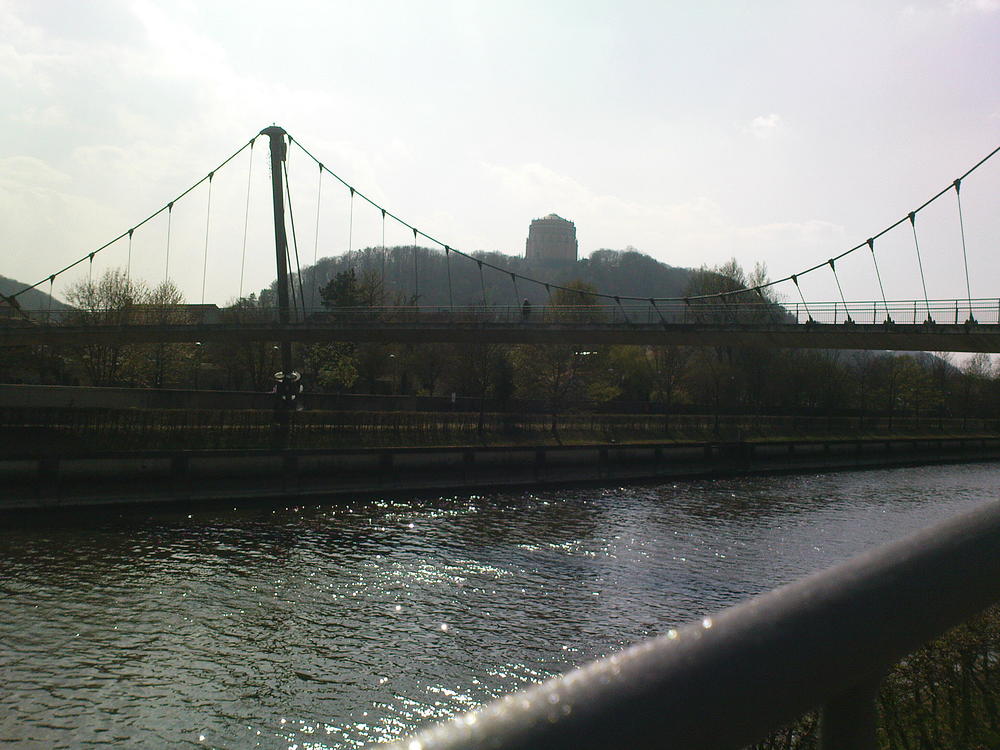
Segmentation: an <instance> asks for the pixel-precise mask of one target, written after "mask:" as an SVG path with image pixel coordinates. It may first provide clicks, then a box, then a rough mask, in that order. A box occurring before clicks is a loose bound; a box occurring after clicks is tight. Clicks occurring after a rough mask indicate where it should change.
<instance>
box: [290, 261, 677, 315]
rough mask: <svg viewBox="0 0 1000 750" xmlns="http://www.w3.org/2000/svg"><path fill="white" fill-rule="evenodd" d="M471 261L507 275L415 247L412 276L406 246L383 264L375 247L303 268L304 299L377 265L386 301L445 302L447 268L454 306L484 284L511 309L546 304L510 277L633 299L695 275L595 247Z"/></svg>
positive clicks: (493, 299)
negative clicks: (574, 255) (581, 252)
mask: <svg viewBox="0 0 1000 750" xmlns="http://www.w3.org/2000/svg"><path fill="white" fill-rule="evenodd" d="M473 257H474V258H476V259H479V260H482V261H484V262H488V263H491V264H493V265H495V266H498V267H500V268H503V269H505V271H506V273H505V272H499V271H495V270H492V269H490V268H487V267H485V266H484V267H483V272H482V276H480V271H479V266H478V264H476V263H475V261H472V260H469V259H467V258H461V257H459V256H456V255H452V256H451V260H450V263H449V261H448V260H447V259H446V258H445V254H444V252H443V251H440V250H432V249H429V248H423V247H418V248H416V272H414V248H413V247H390V248H386V249H385V254H384V264H383V251H382V249H381V248H365V249H363V250H356V251H353V252H350V253H345V254H343V255H339V256H334V257H328V258H323V259H322V260H320V261H319V262H317V263H316V265H315V266H307V267H304V268H303V269H302V278H303V280H304V287H305V294H306V302H307V304H309V301H310V292H311V290H312V289H318V288H319V287H321V286H323V285H324V284H326V283H327V282H328V281H329V280H330V279H332V278H333V277H334V276H336V274H337V273H339V272H341V271H346V270H348V269H352V268H353V269H354V270H355V272H356V273H359V274H361V273H363V272H365V271H371V272H373V273H375V274H378V275H381V274H382V270H383V267H384V272H385V286H386V291H387V292H388V293H389V294H390V296H391V295H392V293H393V292H395V293H396V294H397V296H399V297H400V298H401V299H404V300H406V301H407V302H412V301H413V296H414V292H415V291H416V295H417V298H418V299H417V302H418V304H421V305H447V304H449V292H448V286H449V283H448V277H449V265H450V273H451V297H452V298H453V300H454V304H456V305H480V304H482V301H483V287H484V286H485V288H486V297H487V299H488V300H489V302H490V304H512V305H513V304H519V303H520V302H521V301H523V300H524V299H528V300H530V301H531V303H532V304H544V303H545V301H546V298H547V296H548V295H547V292H546V290H545V288H544V287H543V286H542V285H540V284H534V283H531V282H529V281H525V280H523V279H518V280H517V283H516V287H515V283H514V281H512V279H511V277H510V273H509V272H514V273H517V274H520V275H522V276H526V277H529V278H534V279H538V280H539V281H544V282H549V283H554V284H568V283H569V282H571V281H582V282H584V283H587V284H591V285H593V286H594V287H596V288H597V290H598V291H600V292H604V293H607V294H619V295H628V296H636V297H679V296H682V295H683V294H684V293H685V290H686V289H687V287H688V285H689V283H690V282H691V279H692V277H693V275H694V274H695V273H696V271H694V270H692V269H689V268H678V267H675V266H670V265H667V264H666V263H661V262H660V261H658V260H656V259H655V258H651V257H650V256H648V255H645V254H644V253H640V252H639V251H637V250H633V249H631V248H630V249H627V250H597V251H596V252H594V253H593V254H591V255H590V257H588V258H583V259H581V260H578V261H576V262H568V263H559V264H550V263H540V262H533V261H528V260H526V259H525V258H522V257H516V256H511V255H504V254H502V253H496V252H489V253H487V252H478V253H474V254H473ZM272 288H273V284H272ZM317 299H318V297H317Z"/></svg>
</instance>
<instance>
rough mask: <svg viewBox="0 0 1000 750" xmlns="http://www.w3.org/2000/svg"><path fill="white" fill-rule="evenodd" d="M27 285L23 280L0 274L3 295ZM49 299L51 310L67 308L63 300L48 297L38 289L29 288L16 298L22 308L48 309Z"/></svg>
mask: <svg viewBox="0 0 1000 750" xmlns="http://www.w3.org/2000/svg"><path fill="white" fill-rule="evenodd" d="M26 286H28V285H27V284H25V283H24V282H23V281H18V280H16V279H8V278H7V277H6V276H0V294H2V295H4V296H5V297H7V296H10V295H11V294H15V293H17V292H20V291H21V290H22V289H24V287H26ZM50 299H51V303H52V308H51V309H53V310H67V309H69V305H67V304H66V303H65V302H60V301H59V300H57V299H55V298H54V297H52V298H50V297H49V295H48V292H43V291H41V290H40V289H29V290H28V291H27V292H25V293H24V294H22V295H21V296H20V297H18V298H17V301H18V303H19V304H20V305H21V308H22V309H24V310H48V309H49V301H50Z"/></svg>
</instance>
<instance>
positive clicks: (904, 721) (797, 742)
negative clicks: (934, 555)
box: [753, 606, 1000, 750]
mask: <svg viewBox="0 0 1000 750" xmlns="http://www.w3.org/2000/svg"><path fill="white" fill-rule="evenodd" d="M848 648H849V646H848ZM878 713H879V727H878V743H879V747H880V748H883V749H884V750H952V749H961V750H988V749H989V750H993V749H995V748H998V747H1000V606H994V607H992V608H990V609H988V610H986V611H985V612H984V613H982V614H981V615H979V616H977V617H975V618H973V619H972V620H970V621H969V622H967V623H965V624H963V625H960V626H959V627H957V628H955V629H954V630H952V631H950V632H949V633H947V634H946V635H944V636H943V637H941V638H939V639H937V640H936V641H933V642H932V643H929V644H927V645H926V646H924V647H923V648H921V649H919V650H918V651H916V652H914V653H913V654H911V655H910V656H909V657H907V658H906V659H905V660H904V661H902V662H901V663H900V664H898V665H897V666H896V667H895V669H893V670H892V671H891V672H890V673H889V675H888V676H887V677H886V679H885V680H884V681H883V683H882V687H881V689H880V691H879V697H878ZM818 747H819V721H818V717H817V714H815V713H813V714H809V715H808V716H805V717H803V718H802V719H801V720H800V721H798V722H796V723H795V724H793V725H791V726H789V727H786V728H784V729H782V730H780V731H778V732H775V733H774V734H773V735H772V736H771V737H769V738H768V739H767V740H766V741H764V742H761V743H759V744H757V745H754V746H753V750H815V749H816V748H818Z"/></svg>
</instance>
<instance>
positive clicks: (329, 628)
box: [0, 464, 998, 748]
mask: <svg viewBox="0 0 1000 750" xmlns="http://www.w3.org/2000/svg"><path fill="white" fill-rule="evenodd" d="M997 468H998V465H996V464H979V465H968V466H953V467H928V468H923V469H896V470H885V471H870V472H859V473H844V474H825V475H819V476H796V477H779V478H743V479H731V480H720V481H699V482H686V483H677V484H666V485H661V486H640V487H629V488H617V489H605V490H601V489H588V490H580V489H574V490H566V491H551V492H545V493H541V494H520V495H511V494H499V495H490V496H485V497H479V496H464V497H453V498H442V499H437V500H411V501H381V502H377V501H363V502H362V501H358V502H348V503H342V504H339V505H330V506H320V507H309V508H286V509H280V510H273V511H272V510H256V511H254V510H245V511H239V512H218V511H213V512H210V513H208V512H206V513H194V514H192V515H186V514H171V515H168V514H162V513H161V514H157V515H153V516H150V515H148V514H144V513H142V512H141V511H136V512H134V513H132V514H131V515H129V516H126V517H120V516H119V517H97V518H94V517H91V516H90V515H89V514H87V515H86V517H85V519H84V520H83V521H81V522H79V523H78V524H74V525H71V524H69V523H60V524H59V525H57V526H53V525H52V524H33V525H27V526H24V527H21V528H7V529H5V530H3V531H2V532H0V573H2V576H0V594H2V598H0V669H2V680H0V744H3V743H6V742H13V743H17V742H21V743H25V744H34V745H37V746H45V747H81V746H84V747H85V746H94V745H107V744H118V745H128V746H134V747H164V746H185V745H188V746H193V747H195V746H197V747H210V746H212V747H231V748H237V747H266V748H278V747H281V748H285V747H292V746H297V747H298V748H342V747H358V746H363V745H367V744H371V743H373V742H374V741H376V740H380V739H385V738H388V737H391V736H395V735H397V734H400V733H403V732H406V731H409V730H410V729H412V728H413V727H414V726H415V725H416V724H419V723H422V722H424V721H426V720H430V719H435V718H439V717H444V716H448V715H451V714H454V713H456V712H459V711H463V710H465V709H467V708H470V707H473V706H476V705H478V704H480V703H482V702H484V701H487V700H489V699H490V698H493V697H495V696H497V695H501V694H504V693H507V692H510V691H512V690H515V689H518V688H520V687H522V686H524V685H526V684H529V683H533V682H537V681H540V680H542V679H544V678H546V677H548V676H549V675H552V674H554V673H556V672H560V671H564V670H565V669H567V668H569V667H572V666H574V665H577V664H581V663H583V662H585V661H587V660H589V659H592V658H594V657H596V656H600V655H603V654H606V653H609V652H611V651H615V650H618V649H620V648H622V647H624V646H625V645H627V644H630V643H633V642H635V641H636V640H639V639H641V638H644V637H647V636H650V635H654V634H660V633H665V632H667V630H668V629H669V628H670V627H671V626H675V625H678V624H680V623H683V622H686V621H689V620H692V619H695V618H700V617H703V616H705V615H706V614H707V613H710V612H713V611H715V610H717V609H719V608H721V607H724V606H727V605H730V604H733V603H735V602H737V601H739V600H741V599H744V598H746V597H748V596H752V595H754V594H758V593H760V592H762V591H765V590H767V589H770V588H772V587H774V586H776V585H779V584H782V583H786V582H788V581H791V580H793V579H796V578H799V577H801V576H802V575H804V574H805V573H808V572H810V571H813V570H816V569H819V568H822V567H825V566H827V565H829V564H831V563H834V562H837V561H840V560H843V559H844V558H846V557H848V556H850V555H852V554H854V553H856V552H858V551H860V550H863V549H865V548H868V547H870V546H872V545H876V544H880V543H882V542H884V541H887V540H890V539H893V538H896V537H898V536H901V535H903V534H905V533H907V532H909V531H912V530H915V529H917V528H920V527H922V526H925V525H927V524H928V523H931V522H933V521H935V520H938V519H940V518H943V517H947V516H949V515H954V514H955V513H958V512H961V511H962V510H965V509H968V508H971V507H972V506H975V505H977V504H979V503H982V502H984V501H987V500H991V499H993V496H994V488H995V478H996V471H997Z"/></svg>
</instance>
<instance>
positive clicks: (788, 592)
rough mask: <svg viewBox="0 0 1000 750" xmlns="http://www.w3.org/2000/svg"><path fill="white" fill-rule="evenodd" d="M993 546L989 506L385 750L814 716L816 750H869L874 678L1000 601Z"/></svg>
mask: <svg viewBox="0 0 1000 750" xmlns="http://www.w3.org/2000/svg"><path fill="white" fill-rule="evenodd" d="M998 547H1000V503H996V502H995V503H990V504H988V505H985V506H983V507H981V508H979V509H977V510H974V511H972V512H971V513H968V514H965V515H962V516H960V517H957V518H954V519H951V520H948V521H945V522H944V523H941V524H938V525H936V526H933V527H931V528H928V529H925V530H923V531H921V532H918V533H916V534H914V535H912V536H909V537H907V538H905V539H903V540H901V541H899V542H896V543H893V544H889V545H885V546H883V547H879V548H877V549H874V550H871V551H869V552H867V553H864V554H862V555H859V556H858V557H855V558H853V559H851V560H849V561H847V562H845V563H843V564H841V565H838V566H836V567H833V568H830V569H828V570H825V571H822V572H820V573H817V574H814V575H812V576H810V577H808V578H805V579H803V580H801V581H799V582H796V583H792V584H790V585H788V586H784V587H782V588H779V589H776V590H774V591H771V592H769V593H766V594H764V595H762V596H759V597H757V598H755V599H752V600H750V601H748V602H745V603H743V604H740V605H737V606H735V607H732V608H730V609H727V610H725V611H723V612H721V613H719V614H717V615H713V616H711V617H705V618H704V619H703V620H701V622H698V623H694V624H691V625H689V626H687V627H683V628H680V629H678V630H668V631H667V632H666V634H665V635H663V636H660V637H659V638H655V639H652V640H648V641H645V642H642V643H639V644H638V645H635V646H633V647H631V648H629V649H627V650H626V651H623V652H621V653H617V654H614V655H612V656H610V657H606V658H603V659H599V660H597V661H594V662H591V663H590V664H587V665H585V666H583V667H580V668H578V669H575V670H573V671H571V672H568V673H566V674H564V675H561V676H558V677H555V678H552V679H550V680H549V681H547V682H545V683H543V684H540V685H537V686H535V687H532V688H530V689H528V690H525V691H522V692H520V693H516V694H514V695H509V696H507V697H504V698H502V699H500V700H498V701H496V702H494V703H491V704H489V705H486V706H484V707H482V708H479V709H476V710H475V711H472V712H471V713H468V714H466V715H464V716H460V717H457V718H456V719H453V720H451V721H449V722H447V723H444V724H441V725H438V726H436V727H432V728H430V729H427V730H425V731H423V732H421V733H419V734H417V735H415V736H413V737H411V738H408V739H406V740H403V741H402V742H399V743H397V744H395V745H393V748H395V750H403V749H404V748H405V749H408V750H413V749H414V748H418V749H419V750H472V748H484V747H488V748H495V749H496V750H515V749H517V750H522V749H523V750H527V749H528V748H540V747H544V748H550V749H553V750H557V749H560V748H567V749H568V748H574V749H579V748H602V749H603V748H654V747H656V748H660V747H683V748H685V749H686V750H697V749H699V748H706V749H707V748H712V749H713V750H725V749H726V748H740V747H745V746H746V745H749V744H751V743H754V742H757V741H759V740H761V739H762V738H764V737H765V736H766V735H767V734H768V733H770V732H773V731H775V730H776V729H778V728H780V727H781V726H783V725H785V724H788V723H789V722H792V721H794V720H795V719H796V718H798V717H800V716H801V715H802V714H804V713H806V712H807V711H810V710H812V709H814V708H820V709H821V718H820V743H821V748H822V749H823V750H833V749H834V748H837V750H855V749H858V748H866V749H867V748H875V747H876V708H875V698H876V695H877V690H878V685H879V682H880V680H881V678H882V676H883V675H884V674H885V673H886V672H887V670H888V669H889V668H890V667H892V666H893V665H894V664H895V663H896V662H898V661H899V660H900V659H902V658H904V657H905V656H906V655H907V654H908V653H910V652H912V651H913V650H915V649H916V648H918V647H919V646H921V645H923V644H924V643H926V642H927V641H929V640H931V639H933V638H935V637H937V636H939V635H941V634H942V633H944V632H945V631H946V630H948V629H949V628H951V627H953V626H955V625H958V624H960V623H961V622H963V621H965V620H967V619H968V618H969V617H971V616H972V615H974V614H976V613H977V612H979V611H981V610H983V609H985V608H986V607H987V606H989V605H990V604H992V603H993V602H996V601H997V600H998V599H1000V555H998V554H996V550H997V549H998Z"/></svg>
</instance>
